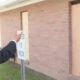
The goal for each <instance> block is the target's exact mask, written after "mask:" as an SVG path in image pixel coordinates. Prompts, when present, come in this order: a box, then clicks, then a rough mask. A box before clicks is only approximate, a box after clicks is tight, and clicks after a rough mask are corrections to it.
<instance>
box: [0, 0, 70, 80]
mask: <svg viewBox="0 0 80 80" xmlns="http://www.w3.org/2000/svg"><path fill="white" fill-rule="evenodd" d="M21 11H28V12H29V40H30V65H29V66H28V67H30V68H32V69H35V70H37V71H39V72H42V73H45V74H46V75H49V76H52V77H54V78H57V79H59V80H69V79H68V77H67V76H68V75H69V21H68V20H69V14H68V1H67V0H48V1H45V2H41V3H39V4H34V5H31V6H26V7H23V8H19V9H16V10H12V11H8V12H4V13H2V14H0V19H1V21H0V23H1V28H2V44H3V45H4V44H5V43H6V42H7V41H8V40H9V39H13V35H14V33H15V32H16V30H18V29H20V12H21ZM70 80H71V79H70Z"/></svg>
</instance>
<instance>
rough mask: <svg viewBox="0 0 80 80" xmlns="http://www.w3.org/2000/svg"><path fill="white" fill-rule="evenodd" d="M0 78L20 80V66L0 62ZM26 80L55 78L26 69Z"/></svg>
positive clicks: (49, 79)
mask: <svg viewBox="0 0 80 80" xmlns="http://www.w3.org/2000/svg"><path fill="white" fill-rule="evenodd" d="M0 80H21V71H20V66H19V65H16V64H12V63H9V62H7V63H4V64H0ZM26 80H55V79H52V78H50V77H48V76H46V75H43V74H41V73H39V72H36V71H34V70H31V69H29V68H27V69H26Z"/></svg>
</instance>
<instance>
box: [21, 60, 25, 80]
mask: <svg viewBox="0 0 80 80" xmlns="http://www.w3.org/2000/svg"><path fill="white" fill-rule="evenodd" d="M21 79H22V80H26V67H25V61H24V60H22V59H21Z"/></svg>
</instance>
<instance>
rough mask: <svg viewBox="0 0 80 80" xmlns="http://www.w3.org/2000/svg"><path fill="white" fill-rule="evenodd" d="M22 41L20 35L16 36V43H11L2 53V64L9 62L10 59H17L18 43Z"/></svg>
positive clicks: (0, 56)
mask: <svg viewBox="0 0 80 80" xmlns="http://www.w3.org/2000/svg"><path fill="white" fill-rule="evenodd" d="M19 40H20V34H17V35H15V38H14V41H10V42H9V43H8V44H7V45H6V46H5V47H4V48H3V49H2V50H1V51H0V64H1V63H4V62H6V61H8V60H9V59H10V58H15V54H16V43H17V42H18V41H19Z"/></svg>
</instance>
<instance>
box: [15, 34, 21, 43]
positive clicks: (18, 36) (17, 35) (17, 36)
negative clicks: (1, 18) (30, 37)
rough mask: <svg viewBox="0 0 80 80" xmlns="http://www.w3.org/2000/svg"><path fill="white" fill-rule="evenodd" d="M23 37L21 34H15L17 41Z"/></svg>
mask: <svg viewBox="0 0 80 80" xmlns="http://www.w3.org/2000/svg"><path fill="white" fill-rule="evenodd" d="M20 38H21V35H20V34H16V35H15V41H16V42H18V41H19V40H20Z"/></svg>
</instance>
